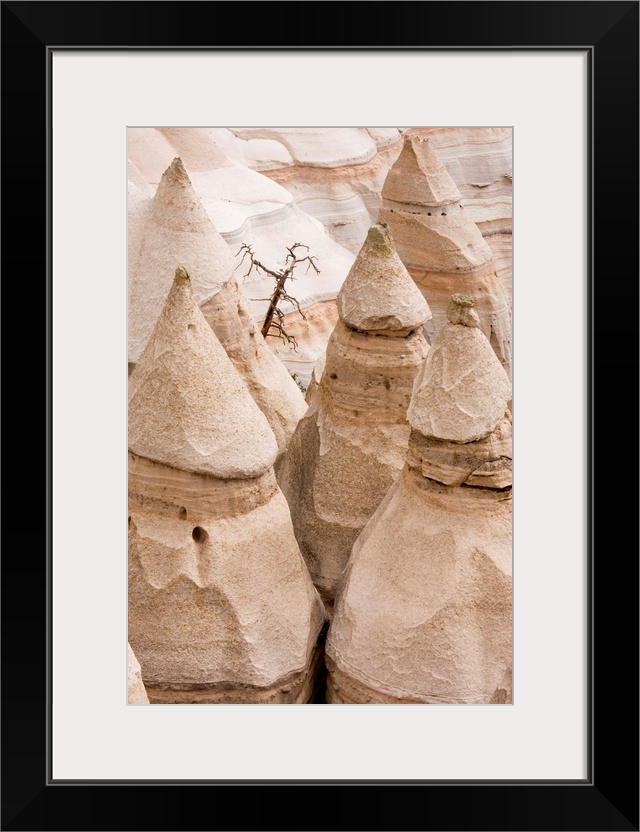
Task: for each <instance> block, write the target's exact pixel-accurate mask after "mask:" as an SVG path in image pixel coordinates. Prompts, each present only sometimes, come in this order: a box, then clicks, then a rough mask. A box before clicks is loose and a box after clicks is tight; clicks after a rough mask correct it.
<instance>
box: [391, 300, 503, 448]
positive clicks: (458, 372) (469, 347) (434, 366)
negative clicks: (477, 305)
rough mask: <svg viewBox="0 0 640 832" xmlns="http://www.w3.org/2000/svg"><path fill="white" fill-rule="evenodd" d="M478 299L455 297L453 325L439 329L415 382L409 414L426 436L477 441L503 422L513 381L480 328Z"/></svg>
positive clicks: (450, 314) (451, 314)
mask: <svg viewBox="0 0 640 832" xmlns="http://www.w3.org/2000/svg"><path fill="white" fill-rule="evenodd" d="M473 304H474V301H473V299H472V298H468V297H466V296H465V295H461V294H455V295H453V297H452V298H451V302H450V304H449V307H448V310H447V315H448V319H449V322H448V323H447V324H445V326H444V327H443V328H442V330H441V331H440V333H439V335H438V337H437V338H436V340H435V342H434V344H433V346H432V347H431V350H430V351H429V354H428V356H427V360H426V362H425V365H424V368H423V370H422V372H421V374H420V375H419V376H418V379H417V380H416V384H415V387H414V391H413V397H412V399H411V404H410V405H409V409H408V411H407V416H408V418H409V422H410V423H411V426H412V428H414V430H417V431H418V432H419V433H421V434H422V435H423V436H427V437H433V438H435V439H444V440H448V441H450V442H460V443H468V442H475V441H477V440H479V439H482V438H483V437H486V436H488V435H489V434H490V433H491V432H492V431H493V430H495V428H496V427H497V426H498V424H499V423H500V422H501V421H502V419H503V418H504V414H505V411H506V410H507V405H508V402H509V401H510V399H511V382H510V380H509V377H508V376H507V374H506V373H505V371H504V368H503V367H502V365H501V364H500V361H499V360H498V358H497V356H496V354H495V352H494V351H493V349H492V348H491V345H490V344H489V341H488V340H487V339H486V337H485V336H484V335H483V334H482V332H481V331H480V329H478V316H477V315H476V314H475V312H474V310H473V308H472V307H473Z"/></svg>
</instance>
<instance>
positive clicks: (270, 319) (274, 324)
mask: <svg viewBox="0 0 640 832" xmlns="http://www.w3.org/2000/svg"><path fill="white" fill-rule="evenodd" d="M286 249H287V252H288V253H287V256H286V258H285V261H284V266H283V267H282V268H281V269H277V270H276V269H270V268H268V266H265V265H264V263H261V262H260V260H258V259H257V257H256V256H255V254H254V251H253V249H252V248H251V246H250V245H247V243H243V244H242V245H241V246H240V250H239V251H238V253H237V254H236V257H237V256H238V255H239V254H240V252H242V258H241V260H240V262H239V263H238V265H237V266H236V269H239V268H240V266H241V265H242V264H243V263H244V261H245V259H246V258H249V271H248V272H247V273H246V274H245V277H249V275H250V274H251V272H252V271H253V269H255V270H256V272H263V273H264V274H268V275H271V277H272V278H273V279H274V280H275V286H274V289H273V292H272V294H271V297H268V298H251V300H264V301H268V302H269V306H268V308H267V314H266V316H265V319H264V323H263V324H262V329H261V332H262V335H263V337H264V338H267V337H268V336H269V335H270V336H271V337H274V338H276V337H277V338H281V339H282V341H283V342H284V343H285V344H291V345H292V346H293V348H294V350H295V351H296V352H297V351H298V343H297V341H296V339H295V338H294V337H293V335H289V333H288V332H287V331H286V330H285V328H284V314H285V313H284V312H283V311H282V309H280V306H279V304H280V303H282V302H285V303H286V302H289V303H291V304H292V305H293V306H295V307H296V309H297V310H298V312H299V313H300V314H301V315H302V317H303V319H304V320H305V321H306V320H307V317H306V315H305V314H304V312H303V311H302V309H301V308H300V304H299V303H298V301H297V299H296V298H294V297H292V296H291V295H290V294H289V293H288V292H287V289H286V283H287V280H295V277H294V274H293V273H294V271H295V269H296V267H297V266H299V265H300V264H301V263H307V272H308V271H309V269H311V268H312V269H313V270H314V271H315V273H316V274H320V269H319V268H318V267H317V266H316V264H315V261H316V259H317V258H316V257H313V256H312V255H310V254H307V255H306V256H305V257H299V256H298V254H297V253H296V249H306V250H307V252H308V251H309V246H305V245H304V243H294V244H293V245H292V246H286ZM272 330H273V331H272Z"/></svg>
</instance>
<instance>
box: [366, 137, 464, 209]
mask: <svg viewBox="0 0 640 832" xmlns="http://www.w3.org/2000/svg"><path fill="white" fill-rule="evenodd" d="M382 197H383V199H391V200H393V201H394V202H402V203H409V204H411V205H424V206H431V207H437V206H440V205H451V204H452V203H454V202H458V201H459V199H460V191H459V190H458V188H457V186H456V183H455V182H454V181H453V179H452V178H451V176H450V175H449V171H448V170H447V169H446V167H445V166H444V165H443V164H442V162H441V161H440V159H439V158H438V155H437V153H436V152H435V150H434V149H433V147H432V146H431V143H430V142H429V139H428V138H427V137H425V136H418V135H415V134H411V133H409V134H407V135H406V136H405V140H404V144H403V146H402V151H401V153H400V156H398V158H397V160H396V162H395V163H394V165H393V166H392V167H391V170H390V171H389V173H388V175H387V178H386V180H385V183H384V186H383V188H382Z"/></svg>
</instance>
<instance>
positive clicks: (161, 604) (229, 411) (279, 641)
mask: <svg viewBox="0 0 640 832" xmlns="http://www.w3.org/2000/svg"><path fill="white" fill-rule="evenodd" d="M129 452H130V453H129V515H130V519H129V639H130V642H131V646H132V647H133V649H134V650H135V653H136V655H137V657H138V660H139V661H140V664H141V667H142V677H143V680H144V683H145V686H146V688H147V693H148V696H149V699H150V701H151V702H152V703H153V702H305V701H307V700H308V699H309V698H310V697H311V695H312V693H313V688H314V684H315V679H316V675H317V671H318V663H319V661H320V653H319V651H318V649H317V648H316V642H317V638H318V635H319V633H320V630H321V628H322V626H323V622H324V611H323V608H322V603H321V601H320V598H319V597H318V594H317V592H316V590H315V589H314V587H313V584H312V582H311V578H310V576H309V572H308V570H307V568H306V566H305V563H304V561H303V559H302V557H301V554H300V550H299V548H298V545H297V544H296V540H295V537H294V534H293V528H292V525H291V518H290V514H289V509H288V507H287V504H286V501H285V499H284V497H283V495H282V492H281V491H280V490H279V488H278V486H277V483H276V481H275V475H274V472H273V467H272V465H273V461H274V459H275V458H276V454H277V445H276V441H275V438H274V436H273V433H272V431H271V430H270V428H269V425H268V423H267V420H266V418H265V417H264V415H263V414H262V413H261V411H260V410H259V408H258V407H257V405H256V403H255V402H254V401H253V399H252V398H251V396H250V394H249V392H248V389H247V387H246V385H245V384H244V382H243V380H242V378H241V376H240V375H239V373H238V372H237V370H236V369H235V367H234V366H233V364H232V363H231V361H230V359H229V358H228V356H227V355H226V353H225V351H224V350H223V349H222V347H221V345H220V343H219V341H218V339H217V338H216V336H215V334H214V333H213V331H212V330H211V328H210V327H209V325H208V324H207V322H206V320H205V318H204V316H203V314H202V312H201V311H200V309H199V308H198V306H197V305H196V303H195V301H194V299H193V296H192V291H191V284H190V280H189V276H188V274H187V272H186V270H185V269H183V268H179V269H177V271H176V276H175V279H174V283H173V286H172V288H171V291H170V293H169V296H168V298H167V301H166V304H165V306H164V308H163V310H162V313H161V315H160V317H159V319H158V322H157V324H156V327H155V329H154V332H153V334H152V336H151V338H150V340H149V343H148V344H147V347H146V348H145V351H144V353H143V355H142V357H141V359H140V361H139V362H138V364H137V366H136V368H135V369H134V371H133V373H132V375H131V377H130V397H129Z"/></svg>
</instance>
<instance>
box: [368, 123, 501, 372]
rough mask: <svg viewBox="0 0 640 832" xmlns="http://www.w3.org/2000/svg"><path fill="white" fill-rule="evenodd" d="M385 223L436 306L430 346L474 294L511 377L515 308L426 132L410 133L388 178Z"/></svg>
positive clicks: (382, 214)
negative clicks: (459, 297)
mask: <svg viewBox="0 0 640 832" xmlns="http://www.w3.org/2000/svg"><path fill="white" fill-rule="evenodd" d="M379 217H380V221H381V222H385V223H387V224H388V226H389V228H390V230H391V233H392V234H393V238H394V241H395V243H396V246H397V249H398V253H399V255H400V257H401V258H402V262H403V263H404V264H405V266H406V267H407V269H408V271H409V273H410V274H411V276H412V277H413V279H414V280H415V282H416V284H417V285H418V286H419V288H420V290H421V291H422V293H423V294H424V295H425V297H426V298H427V300H428V302H429V306H430V307H431V310H432V312H433V318H432V320H431V322H430V323H429V324H428V325H427V335H428V337H429V339H430V341H431V342H433V339H434V338H435V336H436V334H437V333H438V332H439V331H440V329H442V327H443V326H444V324H445V322H446V310H447V306H448V303H449V298H450V297H451V295H452V294H453V293H456V292H458V293H463V294H466V295H471V296H473V297H475V298H476V311H477V314H478V316H479V319H480V328H481V329H482V332H483V333H484V334H485V335H486V337H487V338H488V339H489V341H490V342H491V345H492V346H493V348H494V350H495V352H496V355H497V356H498V358H499V359H500V362H501V364H502V365H503V367H504V368H505V369H506V371H507V372H508V373H509V374H510V372H511V313H510V304H509V298H508V296H507V294H506V293H505V291H504V286H503V283H502V281H501V279H500V277H499V276H498V274H497V271H496V267H495V264H494V262H493V253H492V251H491V249H490V247H489V246H488V245H487V242H486V240H485V239H484V238H483V236H482V234H481V232H480V230H479V228H478V227H477V225H476V223H475V222H474V221H473V220H472V219H471V218H470V217H469V216H468V212H467V209H466V206H465V205H464V204H463V201H462V198H461V195H460V192H459V190H458V188H457V186H456V184H455V183H454V181H453V179H451V177H450V176H449V173H448V171H447V169H446V168H445V166H444V165H443V164H442V162H441V161H440V159H439V158H438V156H437V154H436V152H435V150H434V149H433V147H432V146H431V144H430V141H429V139H428V138H426V137H425V136H423V135H420V134H419V133H418V132H413V131H410V132H409V133H407V134H406V136H405V140H404V145H403V149H402V152H401V153H400V155H399V157H398V159H397V160H396V162H395V164H394V165H393V167H392V168H391V170H390V171H389V174H388V175H387V178H386V180H385V183H384V186H383V189H382V207H381V209H380V215H379Z"/></svg>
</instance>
